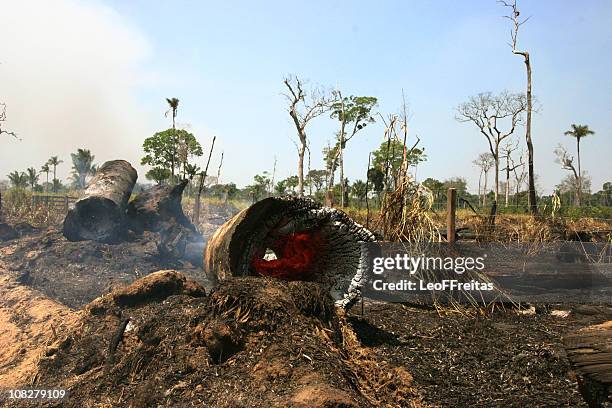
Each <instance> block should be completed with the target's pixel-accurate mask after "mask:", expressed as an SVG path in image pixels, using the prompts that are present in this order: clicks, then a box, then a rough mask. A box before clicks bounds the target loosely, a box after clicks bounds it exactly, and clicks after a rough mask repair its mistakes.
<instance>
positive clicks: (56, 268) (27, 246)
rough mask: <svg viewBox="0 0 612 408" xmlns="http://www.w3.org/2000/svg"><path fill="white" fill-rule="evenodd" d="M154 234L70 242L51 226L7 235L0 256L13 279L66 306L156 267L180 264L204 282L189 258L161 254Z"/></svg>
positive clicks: (84, 301) (79, 304) (78, 303)
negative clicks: (21, 234)
mask: <svg viewBox="0 0 612 408" xmlns="http://www.w3.org/2000/svg"><path fill="white" fill-rule="evenodd" d="M157 242H158V235H157V234H156V233H151V232H145V233H144V234H143V235H141V236H133V237H131V238H130V240H128V241H127V242H123V243H121V244H106V243H99V242H94V241H79V242H70V241H68V240H66V239H65V238H64V237H63V235H62V233H61V231H60V230H58V229H56V228H50V229H48V230H46V231H43V232H41V233H37V234H34V235H31V236H28V237H23V238H22V239H20V240H18V241H11V242H10V245H11V248H12V253H11V254H8V255H6V256H4V257H3V261H4V262H5V264H6V268H7V269H8V270H9V271H11V272H13V273H15V275H16V276H17V277H18V282H20V283H22V284H24V285H27V286H30V287H32V288H34V289H36V290H39V291H41V292H42V293H44V294H45V295H46V296H48V297H49V298H51V299H53V300H55V301H58V302H60V303H62V304H64V305H66V306H69V307H71V308H80V307H82V306H84V305H85V304H87V303H88V302H91V301H92V300H93V299H95V298H97V297H98V296H101V295H103V294H105V293H108V292H110V291H112V290H113V289H116V288H119V287H122V286H125V285H127V284H129V283H131V282H133V281H134V280H136V279H138V278H141V277H143V276H146V275H148V274H149V273H151V272H154V271H158V270H160V269H175V270H180V271H181V272H183V273H185V274H186V275H187V276H191V277H194V278H197V279H199V280H200V281H201V282H202V283H204V284H206V280H205V278H204V276H203V274H202V272H201V271H200V270H199V269H198V268H196V267H194V266H193V265H191V264H190V263H189V262H181V261H172V260H168V259H164V258H161V257H160V256H159V253H158V251H157V246H156V245H157Z"/></svg>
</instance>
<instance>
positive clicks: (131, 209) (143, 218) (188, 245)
mask: <svg viewBox="0 0 612 408" xmlns="http://www.w3.org/2000/svg"><path fill="white" fill-rule="evenodd" d="M187 183H188V180H183V181H182V182H180V183H179V184H177V185H174V186H171V185H163V186H155V187H153V188H151V189H149V190H147V191H145V192H144V193H142V194H140V195H139V196H138V197H136V199H135V200H134V201H132V202H131V203H130V204H129V205H128V211H127V213H128V216H129V219H130V228H131V229H132V230H134V231H135V232H137V233H142V232H144V231H153V232H159V234H160V239H159V242H158V244H157V250H158V252H159V255H160V256H161V257H162V258H170V259H185V260H188V261H189V262H191V263H192V264H194V265H198V266H202V251H203V250H204V239H203V238H202V236H201V235H200V233H198V231H197V229H196V227H195V226H194V225H193V224H192V223H191V221H189V219H188V218H187V216H186V215H185V213H184V212H183V207H182V205H181V200H182V196H183V191H184V190H185V187H186V186H187Z"/></svg>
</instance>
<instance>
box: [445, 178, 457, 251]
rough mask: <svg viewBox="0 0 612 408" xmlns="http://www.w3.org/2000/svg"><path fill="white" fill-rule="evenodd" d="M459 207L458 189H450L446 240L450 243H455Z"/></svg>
mask: <svg viewBox="0 0 612 408" xmlns="http://www.w3.org/2000/svg"><path fill="white" fill-rule="evenodd" d="M456 208H457V190H455V189H454V188H449V189H448V194H447V201H446V240H447V241H448V243H449V244H454V243H455V210H456Z"/></svg>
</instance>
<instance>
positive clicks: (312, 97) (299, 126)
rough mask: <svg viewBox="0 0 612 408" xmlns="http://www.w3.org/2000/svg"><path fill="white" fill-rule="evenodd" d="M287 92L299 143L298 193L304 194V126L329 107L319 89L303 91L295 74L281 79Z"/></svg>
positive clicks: (305, 143)
mask: <svg viewBox="0 0 612 408" xmlns="http://www.w3.org/2000/svg"><path fill="white" fill-rule="evenodd" d="M283 83H284V84H285V86H286V87H287V89H288V90H289V94H284V95H285V97H286V98H287V100H288V101H289V107H288V112H289V116H291V119H292V120H293V124H294V125H295V129H296V131H297V134H298V139H299V141H300V144H299V145H298V171H297V175H298V185H297V189H298V195H299V196H300V197H301V196H303V195H304V155H305V153H306V149H307V148H308V137H307V135H306V126H307V125H308V123H309V122H310V121H311V120H313V119H314V118H316V117H317V116H320V115H322V114H323V113H325V112H326V111H327V110H328V109H329V104H328V101H327V98H326V97H325V94H324V93H323V92H322V91H320V90H316V89H314V90H312V91H311V92H310V94H309V95H306V92H305V91H304V85H303V83H302V81H300V79H299V78H298V77H297V76H294V77H287V78H285V80H284V81H283Z"/></svg>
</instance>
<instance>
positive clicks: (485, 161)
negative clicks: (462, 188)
mask: <svg viewBox="0 0 612 408" xmlns="http://www.w3.org/2000/svg"><path fill="white" fill-rule="evenodd" d="M472 163H474V164H475V165H476V166H478V167H479V168H480V177H479V178H478V195H479V196H480V202H481V204H482V206H485V205H487V180H488V179H489V170H491V167H493V165H494V164H495V158H494V157H493V155H492V154H491V153H489V152H485V153H480V154H479V155H478V157H477V158H476V160H474V161H473V162H472ZM483 176H484V186H483V188H482V190H481V188H480V187H481V185H482V178H483ZM481 191H482V192H481Z"/></svg>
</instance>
